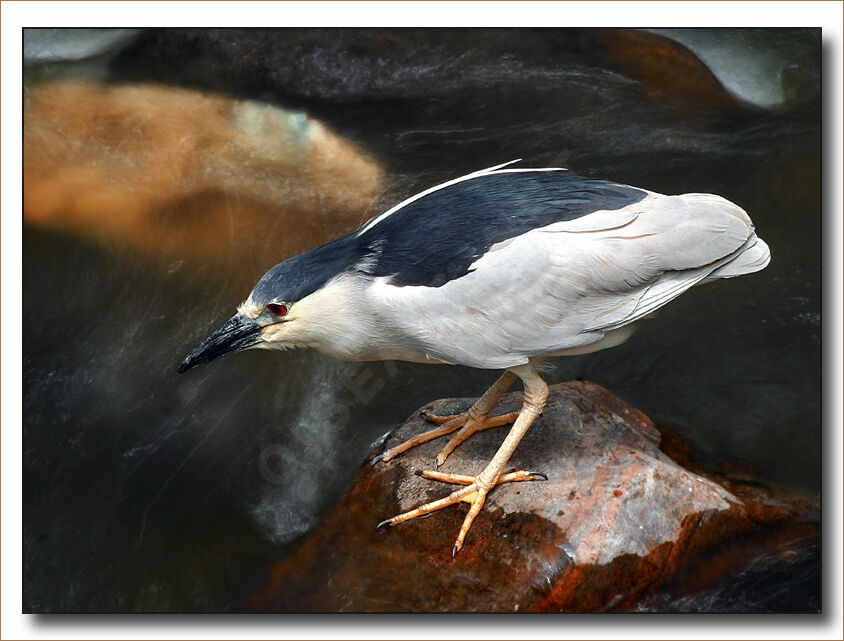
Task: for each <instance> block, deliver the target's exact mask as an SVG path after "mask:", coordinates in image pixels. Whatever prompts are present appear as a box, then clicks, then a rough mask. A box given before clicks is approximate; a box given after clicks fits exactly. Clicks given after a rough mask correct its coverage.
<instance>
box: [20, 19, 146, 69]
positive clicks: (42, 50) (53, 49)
mask: <svg viewBox="0 0 844 641" xmlns="http://www.w3.org/2000/svg"><path fill="white" fill-rule="evenodd" d="M140 31H141V30H140V29H90V28H89V29H67V28H61V29H24V30H23V62H24V64H25V65H35V64H44V63H54V62H67V61H75V60H83V59H85V58H92V57H94V56H99V55H102V54H104V53H107V52H109V51H113V50H116V49H119V48H120V47H123V46H126V45H127V44H128V43H129V42H131V41H132V39H133V38H135V37H136V36H137V35H138V34H139V33H140Z"/></svg>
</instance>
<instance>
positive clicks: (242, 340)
mask: <svg viewBox="0 0 844 641" xmlns="http://www.w3.org/2000/svg"><path fill="white" fill-rule="evenodd" d="M297 262H299V261H297V260H296V259H291V260H288V261H285V262H284V263H281V264H279V265H276V266H275V267H274V268H273V269H271V270H270V271H268V272H267V273H266V274H264V276H263V277H262V278H261V280H260V281H258V284H256V285H255V288H254V289H253V290H252V292H251V293H250V294H249V298H247V299H246V301H244V302H243V303H242V304H241V305H240V306H239V307H238V308H237V313H236V314H235V315H234V316H232V317H231V318H230V319H229V320H227V321H226V322H225V323H223V325H222V326H220V327H219V328H218V329H217V330H216V331H215V332H213V333H211V334H210V335H209V336H208V337H207V338H206V339H205V340H203V341H202V342H201V343H200V344H199V345H198V346H197V347H196V348H195V349H194V350H193V351H192V352H191V353H190V354H188V355H187V356H186V357H185V359H184V360H183V361H182V362H181V364H180V365H179V367H178V369H177V370H176V371H177V372H178V373H179V374H181V373H182V372H186V371H187V370H189V369H192V368H194V367H197V366H198V365H203V364H204V363H209V362H211V361H213V360H215V359H217V358H219V357H220V356H225V355H226V354H231V353H233V352H239V351H242V350H245V349H289V348H293V347H304V346H307V345H308V343H309V341H308V333H309V332H308V331H307V328H308V327H309V326H312V325H313V324H314V322H315V319H314V316H315V311H316V310H315V307H317V306H316V305H315V304H314V302H317V303H318V301H314V299H315V296H314V295H312V293H313V290H314V289H319V287H318V286H317V285H315V284H314V283H313V282H307V281H303V280H302V278H301V277H300V276H299V277H297V275H298V274H299V273H301V272H300V271H299V270H298V269H297V267H298V266H297V264H296V263H297ZM318 298H322V297H321V296H320V297H318ZM316 322H317V323H318V320H316ZM303 330H304V331H303Z"/></svg>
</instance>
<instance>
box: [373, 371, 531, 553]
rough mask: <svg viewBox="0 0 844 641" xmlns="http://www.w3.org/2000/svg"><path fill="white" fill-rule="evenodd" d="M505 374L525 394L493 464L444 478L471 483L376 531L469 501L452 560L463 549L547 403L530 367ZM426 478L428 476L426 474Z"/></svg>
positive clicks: (390, 521)
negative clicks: (516, 379) (476, 471)
mask: <svg viewBox="0 0 844 641" xmlns="http://www.w3.org/2000/svg"><path fill="white" fill-rule="evenodd" d="M508 371H510V372H512V373H513V374H515V375H517V376H518V377H519V378H521V379H522V381H523V382H524V385H525V394H524V401H523V403H522V410H521V412H519V417H518V418H517V419H516V422H515V424H514V425H513V427H512V428H511V429H510V432H509V434H507V438H505V439H504V442H503V443H502V444H501V447H499V448H498V451H497V452H496V453H495V456H493V457H492V460H491V461H490V462H489V464H488V465H487V466H486V467H485V468H484V470H483V472H481V473H480V474H479V475H478V476H476V477H474V478H473V477H463V476H462V475H444V476H451V478H453V479H455V482H461V481H457V480H456V479H458V478H462V479H472V480H471V482H470V483H469V484H468V485H466V486H465V487H462V488H460V489H459V490H455V491H454V492H452V493H451V494H449V495H448V496H446V497H445V498H442V499H439V500H438V501H433V502H431V503H426V504H425V505H422V506H420V507H418V508H416V509H415V510H410V511H409V512H405V513H404V514H399V515H398V516H394V517H393V518H391V519H387V520H386V521H383V522H381V523H379V524H378V527H383V526H393V525H398V524H399V523H403V522H404V521H409V520H410V519H413V518H416V517H417V516H422V515H424V514H430V513H431V512H434V511H436V510H440V509H442V508H444V507H448V506H449V505H454V504H455V503H457V502H459V501H462V500H466V499H469V500H471V503H472V507H471V508H469V513H468V514H467V515H466V518H465V519H464V520H463V525H462V526H461V528H460V532H458V534H457V540H456V541H455V543H454V547H453V548H452V557H453V556H454V555H456V554H457V552H459V551H460V548H461V547H463V541H464V539H465V538H466V534H467V533H468V532H469V528H471V527H472V522H473V521H474V520H475V517H476V516H477V515H478V513H479V512H480V511H481V508H482V507H483V504H484V501H485V500H486V495H487V494H488V493H489V491H490V490H491V489H492V488H493V487H495V485H496V484H497V483H498V482H499V480H500V478H501V476H502V475H501V472H502V471H503V469H504V467H505V466H506V465H507V462H508V461H509V460H510V457H511V456H512V455H513V452H514V451H515V450H516V446H518V444H519V441H521V440H522V437H523V436H524V435H525V433H526V432H527V431H528V429H529V428H530V426H531V424H532V423H533V422H534V420H536V417H537V416H539V414H540V413H541V412H542V408H543V407H545V401H546V400H547V399H548V386H547V385H546V384H545V381H543V380H542V378H541V377H540V376H539V374H537V373H536V370H535V369H534V368H533V364H532V363H528V364H527V365H520V366H518V367H514V368H512V369H511V370H508ZM502 378H503V377H502ZM422 474H423V476H424V475H425V474H426V473H425V472H423V473H422ZM428 474H431V473H430V472H428ZM434 474H437V473H434ZM517 474H518V473H517ZM525 474H529V473H525ZM437 480H440V479H437ZM472 495H474V496H472Z"/></svg>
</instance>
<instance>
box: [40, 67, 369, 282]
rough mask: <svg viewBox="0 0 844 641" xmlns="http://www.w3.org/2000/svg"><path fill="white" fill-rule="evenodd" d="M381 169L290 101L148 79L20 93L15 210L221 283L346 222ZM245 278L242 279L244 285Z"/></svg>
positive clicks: (364, 207)
mask: <svg viewBox="0 0 844 641" xmlns="http://www.w3.org/2000/svg"><path fill="white" fill-rule="evenodd" d="M382 178H383V175H382V172H381V170H380V168H379V167H378V165H377V164H376V163H375V162H374V161H373V160H371V159H369V158H368V157H367V156H365V155H364V154H363V153H362V152H361V151H360V150H358V149H357V148H356V146H355V145H353V144H352V143H351V142H349V141H346V140H344V139H342V138H340V137H338V136H336V135H335V134H333V133H332V132H331V131H330V130H329V129H328V128H327V127H325V126H324V125H323V124H321V123H320V122H319V121H317V120H314V119H312V118H310V117H308V115H307V114H305V113H304V112H300V111H290V110H285V109H281V108H278V107H275V106H271V105H268V104H264V103H259V102H254V101H248V100H234V99H230V98H226V97H224V96H221V95H216V94H210V93H204V92H199V91H192V90H186V89H176V88H170V87H162V86H158V85H154V84H137V85H117V86H110V85H106V84H101V83H96V82H81V81H61V82H51V83H45V84H38V85H36V86H35V87H31V88H29V90H28V91H27V94H26V98H25V101H24V220H25V221H26V223H27V224H32V225H38V226H41V227H46V228H49V229H58V230H62V231H65V232H72V233H78V234H82V235H85V236H89V237H94V238H96V239H98V240H100V241H103V242H104V243H106V244H110V245H115V246H117V247H129V248H131V249H134V250H138V251H139V252H141V253H142V255H144V256H146V257H148V258H150V259H152V260H155V261H158V262H162V263H164V265H165V267H166V268H167V269H168V270H170V271H178V269H179V267H180V266H181V265H182V263H183V262H185V261H188V263H189V264H191V266H192V267H196V266H197V265H202V266H207V267H209V268H211V269H213V268H215V267H216V268H217V269H218V271H219V272H221V273H222V274H223V276H222V277H223V278H225V279H227V280H229V281H230V283H229V284H230V285H231V286H232V288H233V289H235V288H239V289H240V291H239V293H238V295H240V296H242V295H243V292H242V289H243V288H244V287H251V285H252V284H253V283H254V280H255V279H257V277H259V276H260V275H261V274H262V273H263V272H264V271H265V270H266V269H267V268H268V267H269V266H272V265H274V264H275V263H277V262H279V261H280V260H282V259H284V258H288V257H290V256H293V255H295V254H298V253H300V252H302V251H305V250H307V249H310V248H312V247H315V246H317V245H320V244H322V243H324V242H327V241H328V240H331V239H332V238H335V237H337V236H339V235H341V234H343V233H346V232H349V231H351V230H352V229H355V228H357V227H358V226H359V225H360V224H361V223H362V222H363V221H364V220H366V219H367V218H369V217H370V216H372V215H374V214H376V213H377V212H378V210H379V205H378V202H377V199H378V196H379V195H380V193H381V190H382V188H383V187H382ZM247 291H248V289H247Z"/></svg>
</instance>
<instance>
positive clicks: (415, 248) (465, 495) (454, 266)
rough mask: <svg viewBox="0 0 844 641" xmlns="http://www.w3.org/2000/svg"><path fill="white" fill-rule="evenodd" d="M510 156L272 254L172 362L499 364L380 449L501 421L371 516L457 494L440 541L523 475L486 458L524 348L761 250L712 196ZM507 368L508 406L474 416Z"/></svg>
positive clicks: (758, 263) (621, 327)
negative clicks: (274, 355) (233, 357)
mask: <svg viewBox="0 0 844 641" xmlns="http://www.w3.org/2000/svg"><path fill="white" fill-rule="evenodd" d="M514 162H515V161H514ZM510 164H512V163H506V164H505V165H499V166H497V167H492V168H490V169H484V170H482V171H477V172H475V173H472V174H469V175H467V176H463V177H462V178H457V179H455V180H451V181H449V182H446V183H443V184H442V185H437V186H436V187H432V188H431V189H428V190H426V191H423V192H422V193H420V194H417V195H416V196H413V197H412V198H408V199H407V200H405V201H404V202H402V203H399V204H398V205H396V206H395V207H392V208H391V209H389V210H387V211H385V212H384V213H382V214H380V215H378V216H376V217H375V218H373V219H372V220H370V221H369V222H367V223H366V224H365V225H364V226H363V227H361V229H359V230H358V231H356V232H353V233H351V234H349V235H348V236H344V237H342V238H338V239H337V240H334V241H332V242H330V243H328V244H326V245H323V246H321V247H317V248H316V249H312V250H311V251H309V252H306V253H304V254H301V255H300V256H296V257H294V258H291V259H289V260H286V261H284V262H283V263H280V264H278V265H276V266H275V267H273V268H272V269H271V270H270V271H268V272H267V273H266V274H265V275H264V276H263V277H262V278H261V280H259V281H258V284H257V285H255V288H254V289H253V290H252V293H251V294H249V298H248V299H247V300H246V301H245V302H244V303H243V304H241V305H240V307H238V309H237V314H235V315H234V316H233V317H232V318H230V319H229V320H228V321H227V322H226V323H225V324H224V325H223V326H222V327H220V328H219V329H218V330H217V331H216V332H214V333H213V334H211V335H210V336H209V337H208V338H206V339H205V340H204V341H202V343H201V344H200V345H199V346H198V347H197V348H196V349H194V350H193V351H192V352H191V353H190V354H189V355H188V356H187V358H185V360H184V361H183V362H182V364H181V365H180V366H179V372H184V371H185V370H188V369H190V368H192V367H195V366H197V365H200V364H202V363H207V362H208V361H211V360H213V359H215V358H217V357H219V356H222V355H224V354H228V353H230V352H234V351H239V350H243V349H253V348H264V349H289V348H294V347H313V348H316V349H317V350H319V351H320V352H322V353H324V354H328V355H329V356H333V357H335V358H339V359H343V360H354V361H373V360H391V359H393V360H404V361H412V362H417V363H437V364H456V365H466V366H469V367H479V368H484V369H504V370H505V372H504V374H503V375H502V376H501V378H499V379H498V381H497V382H496V383H495V384H494V385H493V386H492V387H490V388H489V390H488V391H487V392H486V393H485V394H484V395H483V396H481V398H480V399H478V401H477V402H476V403H475V404H474V405H473V406H472V407H471V408H470V409H469V410H468V411H467V412H465V413H464V414H460V415H457V416H453V417H436V416H429V419H430V420H432V421H433V422H435V423H441V425H440V427H438V428H437V429H434V430H432V431H430V432H426V433H425V434H421V435H419V436H417V437H415V438H413V439H411V440H410V441H407V442H405V443H403V444H401V445H399V446H398V447H395V448H392V449H390V450H388V451H386V452H385V453H384V454H383V455H382V459H383V460H388V459H390V458H392V457H394V456H396V455H397V454H400V453H401V452H403V451H405V450H407V449H409V448H411V447H413V446H415V445H418V444H419V443H424V442H426V441H429V440H431V439H434V438H437V437H439V436H443V435H446V434H451V433H453V432H456V434H454V436H453V437H452V438H451V440H450V441H449V443H448V444H447V445H446V446H445V447H444V448H443V449H442V450H441V451H440V453H439V454H438V455H437V464H438V465H440V464H442V463H443V461H444V460H445V458H446V457H447V456H448V455H449V454H450V453H451V452H452V450H454V448H455V447H456V446H457V445H459V444H460V443H462V442H463V441H464V440H466V439H467V438H468V437H469V436H471V435H472V434H474V433H475V432H478V431H480V430H483V429H486V428H489V427H495V426H497V425H504V424H507V423H510V422H513V427H512V428H511V429H510V432H509V434H508V435H507V437H506V438H505V439H504V442H503V443H502V445H501V447H500V449H499V450H498V452H497V453H496V454H495V456H494V457H493V458H492V460H491V461H490V462H489V464H488V465H487V466H486V468H485V469H484V470H483V471H482V472H481V473H480V474H479V475H478V476H476V477H474V478H471V477H470V478H466V477H462V478H461V477H458V476H457V475H437V474H436V473H429V474H428V476H429V477H431V478H441V479H442V480H450V481H452V482H457V483H461V482H462V483H464V484H465V486H464V487H462V488H461V489H459V490H457V491H455V492H452V493H451V494H450V495H448V496H447V497H445V498H443V499H441V500H438V501H434V502H432V503H428V504H426V505H423V506H421V507H419V508H417V509H415V510H412V511H410V512H407V513H405V514H400V515H398V516H395V517H393V518H391V519H388V520H387V521H384V522H383V523H382V524H381V525H396V524H398V523H401V522H403V521H406V520H408V519H412V518H414V517H416V516H420V515H422V514H427V513H429V512H433V511H434V510H438V509H440V508H443V507H446V506H448V505H452V504H454V503H457V502H459V501H462V500H465V501H468V502H470V503H471V508H470V510H469V512H468V514H467V515H466V518H465V520H464V522H463V526H462V527H461V529H460V532H459V534H458V536H457V541H456V542H455V544H454V549H453V553H456V552H457V551H458V550H459V549H460V547H461V546H462V544H463V540H464V538H465V536H466V533H467V532H468V530H469V527H470V526H471V524H472V521H473V520H474V518H475V516H476V515H477V514H478V512H479V511H480V509H481V507H482V506H483V503H484V499H485V497H486V495H487V493H488V492H489V491H490V490H491V489H492V488H493V487H494V486H495V485H496V484H498V483H503V482H507V481H518V480H526V479H531V478H535V473H533V472H524V471H521V472H515V473H509V474H502V472H503V470H504V467H505V465H506V464H507V461H508V460H509V459H510V456H511V455H512V453H513V451H514V450H515V448H516V446H517V445H518V443H519V441H520V440H521V438H522V437H523V436H524V434H525V432H526V431H527V430H528V428H529V427H530V425H531V423H533V421H534V419H535V418H536V417H537V416H538V415H539V413H540V412H541V411H542V408H543V406H544V404H545V400H546V398H547V397H548V387H547V385H546V384H545V382H544V381H543V380H542V378H541V377H540V376H539V374H537V372H536V363H537V360H538V359H541V358H542V357H544V356H558V355H568V354H587V353H589V352H595V351H598V350H601V349H606V348H608V347H613V346H615V345H619V344H620V343H622V342H624V341H625V340H626V339H627V338H628V337H629V336H630V334H631V333H632V331H633V324H634V323H635V322H636V321H638V320H639V319H641V318H644V317H645V316H647V315H649V314H651V313H652V312H654V311H655V310H656V309H658V308H660V307H662V306H663V305H665V304H666V303H668V302H669V301H671V300H672V299H674V298H676V297H677V296H679V295H680V294H682V293H683V292H685V291H686V290H687V289H689V288H690V287H692V286H694V285H697V284H699V283H703V282H706V281H710V280H713V279H717V278H730V277H733V276H740V275H742V274H748V273H751V272H755V271H758V270H760V269H762V268H764V267H765V266H766V265H767V264H768V261H769V259H770V253H769V251H768V247H767V245H765V243H764V242H763V241H762V240H761V239H759V238H757V237H756V234H755V233H754V231H753V223H752V222H751V220H750V218H749V217H748V216H747V214H746V213H745V212H744V211H743V210H742V209H741V207H738V206H737V205H734V204H733V203H731V202H730V201H728V200H725V199H724V198H721V197H720V196H715V195H712V194H684V195H681V196H664V195H661V194H657V193H654V192H651V191H648V190H646V189H639V188H636V187H630V186H627V185H620V184H617V183H613V182H608V181H605V180H597V179H593V178H583V177H581V176H574V175H571V174H568V173H566V172H565V171H564V170H561V169H516V168H506V169H505V168H504V167H506V166H507V165H510ZM516 378H521V379H522V381H523V383H524V401H523V404H522V409H521V411H520V412H518V413H514V414H512V415H505V416H501V417H490V416H489V413H490V411H491V410H492V408H493V407H494V406H495V404H496V403H497V402H498V400H499V399H500V398H501V396H502V395H503V394H504V393H505V392H506V391H507V389H508V388H509V387H510V386H511V385H512V384H513V382H514V381H515V380H516Z"/></svg>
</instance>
